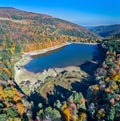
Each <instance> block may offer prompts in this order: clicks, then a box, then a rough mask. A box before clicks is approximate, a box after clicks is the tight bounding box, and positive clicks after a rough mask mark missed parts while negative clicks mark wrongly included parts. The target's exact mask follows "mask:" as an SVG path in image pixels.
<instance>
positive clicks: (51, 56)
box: [24, 44, 103, 73]
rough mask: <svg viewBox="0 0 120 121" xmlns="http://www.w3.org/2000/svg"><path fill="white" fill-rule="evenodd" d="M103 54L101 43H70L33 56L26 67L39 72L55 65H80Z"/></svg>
mask: <svg viewBox="0 0 120 121" xmlns="http://www.w3.org/2000/svg"><path fill="white" fill-rule="evenodd" d="M102 54H103V53H102V52H101V49H100V47H99V45H87V44H70V45H67V46H65V47H62V48H60V49H57V50H54V51H51V52H48V53H46V54H42V55H37V56H35V57H33V59H32V60H31V61H30V62H29V63H28V64H27V65H25V66H24V68H25V69H27V70H28V71H31V72H34V73H37V72H42V71H44V70H48V69H49V68H54V67H58V68H62V67H66V66H80V65H81V64H83V63H85V62H87V61H89V60H93V61H98V60H100V59H101V58H102Z"/></svg>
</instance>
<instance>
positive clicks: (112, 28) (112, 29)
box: [88, 24, 120, 38]
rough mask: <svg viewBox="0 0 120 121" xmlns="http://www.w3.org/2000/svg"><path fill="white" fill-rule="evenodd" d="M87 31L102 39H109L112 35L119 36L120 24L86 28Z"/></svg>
mask: <svg viewBox="0 0 120 121" xmlns="http://www.w3.org/2000/svg"><path fill="white" fill-rule="evenodd" d="M88 29H89V30H90V31H92V32H94V33H96V34H97V35H99V36H101V37H104V38H106V37H110V36H112V35H116V34H120V24H115V25H108V26H96V27H88Z"/></svg>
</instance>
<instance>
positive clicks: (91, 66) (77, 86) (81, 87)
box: [71, 46, 105, 98]
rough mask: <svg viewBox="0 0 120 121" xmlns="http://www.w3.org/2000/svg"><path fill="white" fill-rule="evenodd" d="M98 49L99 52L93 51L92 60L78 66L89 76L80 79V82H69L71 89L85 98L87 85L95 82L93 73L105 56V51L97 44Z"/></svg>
mask: <svg viewBox="0 0 120 121" xmlns="http://www.w3.org/2000/svg"><path fill="white" fill-rule="evenodd" d="M98 49H100V53H98V52H96V51H94V54H93V57H92V61H87V62H85V63H83V64H81V65H80V66H79V67H80V69H81V70H82V71H84V72H86V73H87V74H88V75H89V76H88V77H87V78H84V79H82V80H81V81H80V82H78V81H76V82H74V83H72V84H71V86H72V89H73V90H75V91H77V92H82V94H83V95H84V97H85V98H86V95H87V90H88V87H89V86H90V85H93V84H95V83H96V82H95V75H94V74H95V72H96V70H97V68H98V67H99V66H100V65H101V63H102V62H103V60H104V58H105V53H104V52H103V51H102V50H101V48H100V47H99V46H98Z"/></svg>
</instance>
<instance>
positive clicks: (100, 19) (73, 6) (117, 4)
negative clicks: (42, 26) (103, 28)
mask: <svg viewBox="0 0 120 121" xmlns="http://www.w3.org/2000/svg"><path fill="white" fill-rule="evenodd" d="M0 6H1V7H15V8H18V9H21V10H26V11H30V12H37V13H44V14H48V15H52V16H54V17H56V18H61V19H65V20H68V21H71V22H74V23H77V24H80V25H103V24H120V0H0Z"/></svg>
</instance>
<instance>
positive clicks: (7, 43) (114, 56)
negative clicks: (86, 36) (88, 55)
mask: <svg viewBox="0 0 120 121" xmlns="http://www.w3.org/2000/svg"><path fill="white" fill-rule="evenodd" d="M6 25H8V26H11V25H9V22H8V23H7V24H6ZM3 26H4V24H3ZM13 26H14V25H13ZM4 28H5V27H4ZM19 29H23V27H21V28H19ZM32 30H33V31H34V29H32ZM6 31H7V30H6ZM20 31H21V30H20ZM22 31H23V33H24V32H28V30H27V31H26V28H24V29H23V30H22ZM39 31H40V30H38V31H37V32H36V33H38V32H39ZM0 32H1V34H0V35H1V36H2V34H3V32H2V30H1V31H0ZM31 34H32V33H31ZM3 35H4V34H3ZM24 36H25V35H24ZM15 37H18V38H20V37H21V36H19V35H18V36H17V34H16V35H15V36H13V35H12V34H11V33H8V34H5V35H4V36H3V38H4V39H3V40H2V39H1V41H0V42H1V43H0V45H1V47H0V53H1V54H0V121H32V120H36V121H41V120H42V121H43V120H51V121H91V120H92V121H103V120H105V121H118V120H119V119H120V110H119V109H120V38H119V35H116V36H113V37H111V38H109V39H105V40H103V41H102V42H101V44H100V46H101V47H102V49H103V50H104V52H105V59H104V61H103V62H102V63H101V65H100V66H99V67H98V68H97V70H96V72H95V73H94V77H95V78H94V80H92V83H89V85H88V88H87V91H86V95H85V94H84V93H82V92H80V91H76V90H74V89H72V90H66V89H64V88H63V87H60V86H56V85H54V87H55V88H54V91H53V92H52V94H49V95H48V97H49V101H47V100H46V99H45V98H43V97H42V96H41V94H40V93H39V92H38V91H37V90H35V91H34V92H31V94H30V95H26V94H25V93H24V92H23V91H22V90H21V88H20V87H19V85H17V84H16V83H15V80H14V69H13V66H14V63H15V62H16V61H18V60H19V58H20V57H21V54H22V53H23V52H24V51H31V50H36V49H39V47H38V48H36V46H38V45H39V44H37V42H36V43H34V42H33V40H34V41H35V40H36V39H35V38H33V40H32V39H31V40H30V42H31V43H30V44H29V48H27V45H28V43H26V44H23V43H22V41H20V42H21V43H18V42H17V41H15V40H16V38H15ZM26 37H27V36H26ZM35 37H37V36H35ZM41 37H43V39H45V38H44V37H45V35H44V33H42V35H41ZM38 38H39V37H38ZM13 40H14V41H13ZM55 40H56V41H55ZM65 41H66V40H65V38H64V39H61V42H59V43H58V44H60V43H63V42H65ZM26 42H27V39H26ZM48 42H51V40H50V39H48V38H47V40H46V44H45V43H44V44H43V45H42V47H40V48H45V47H48V46H47V43H48ZM53 42H55V43H53V44H51V46H53V45H54V44H55V45H56V43H57V39H55V38H53ZM84 83H85V84H87V82H84ZM60 90H62V91H60ZM53 97H54V98H53ZM53 99H54V100H53Z"/></svg>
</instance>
